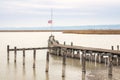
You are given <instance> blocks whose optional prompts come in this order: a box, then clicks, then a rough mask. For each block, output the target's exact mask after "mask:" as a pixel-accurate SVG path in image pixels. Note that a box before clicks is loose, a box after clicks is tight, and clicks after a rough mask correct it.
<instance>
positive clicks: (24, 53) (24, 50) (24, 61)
mask: <svg viewBox="0 0 120 80" xmlns="http://www.w3.org/2000/svg"><path fill="white" fill-rule="evenodd" d="M23 66H25V49H23Z"/></svg>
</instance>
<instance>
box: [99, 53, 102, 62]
mask: <svg viewBox="0 0 120 80" xmlns="http://www.w3.org/2000/svg"><path fill="white" fill-rule="evenodd" d="M101 57H102V56H101V54H100V53H99V63H101V62H102V61H101Z"/></svg>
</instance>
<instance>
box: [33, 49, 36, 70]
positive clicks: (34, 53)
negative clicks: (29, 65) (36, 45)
mask: <svg viewBox="0 0 120 80" xmlns="http://www.w3.org/2000/svg"><path fill="white" fill-rule="evenodd" d="M35 60H36V49H34V50H33V68H35Z"/></svg>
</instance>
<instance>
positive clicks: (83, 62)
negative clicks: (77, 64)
mask: <svg viewBox="0 0 120 80" xmlns="http://www.w3.org/2000/svg"><path fill="white" fill-rule="evenodd" d="M85 55H86V51H82V72H84V73H86V61H85V60H86V58H85Z"/></svg>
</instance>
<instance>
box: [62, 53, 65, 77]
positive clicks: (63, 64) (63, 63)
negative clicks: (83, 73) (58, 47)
mask: <svg viewBox="0 0 120 80" xmlns="http://www.w3.org/2000/svg"><path fill="white" fill-rule="evenodd" d="M65 68H66V53H65V51H64V52H63V62H62V77H65Z"/></svg>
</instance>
